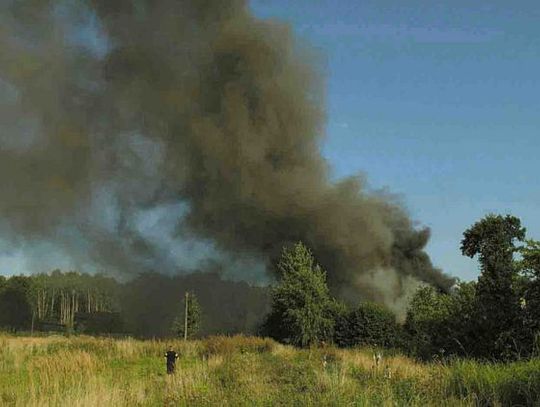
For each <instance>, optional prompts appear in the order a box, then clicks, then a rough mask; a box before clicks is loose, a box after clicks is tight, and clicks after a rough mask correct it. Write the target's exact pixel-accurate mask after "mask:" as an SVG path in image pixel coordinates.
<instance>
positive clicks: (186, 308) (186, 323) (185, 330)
mask: <svg viewBox="0 0 540 407" xmlns="http://www.w3.org/2000/svg"><path fill="white" fill-rule="evenodd" d="M185 302H186V306H185V315H184V341H187V330H188V321H187V320H188V307H189V305H188V303H189V293H188V292H187V291H186V299H185Z"/></svg>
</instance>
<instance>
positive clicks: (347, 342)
mask: <svg viewBox="0 0 540 407" xmlns="http://www.w3.org/2000/svg"><path fill="white" fill-rule="evenodd" d="M399 336H400V328H399V326H398V324H397V323H396V320H395V316H394V314H393V313H392V312H390V311H389V310H387V309H385V308H383V307H382V306H380V305H377V304H374V303H370V302H365V303H362V304H360V305H359V306H358V307H357V308H356V309H354V310H351V311H349V312H347V313H345V314H344V315H341V316H338V320H337V321H336V328H335V336H334V340H335V342H336V344H337V345H338V346H341V347H353V346H360V345H362V346H364V345H367V346H383V347H393V346H396V344H397V343H398V340H399Z"/></svg>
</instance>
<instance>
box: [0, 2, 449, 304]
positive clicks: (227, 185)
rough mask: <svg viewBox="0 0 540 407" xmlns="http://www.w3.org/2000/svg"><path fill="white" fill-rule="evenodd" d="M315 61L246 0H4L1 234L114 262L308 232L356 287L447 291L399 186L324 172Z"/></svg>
mask: <svg viewBox="0 0 540 407" xmlns="http://www.w3.org/2000/svg"><path fill="white" fill-rule="evenodd" d="M318 66H319V63H318V61H317V57H316V55H314V54H313V53H312V52H310V50H309V49H307V47H305V46H302V45H300V44H298V43H297V42H296V41H295V38H294V36H292V35H291V30H290V28H289V27H288V26H287V25H285V24H282V23H279V22H276V21H267V20H261V19H258V18H255V17H254V16H253V15H252V14H251V13H250V11H249V8H248V6H247V4H246V2H245V1H242V0H183V1H182V0H161V1H155V0H91V1H90V0H88V1H84V0H79V1H78V2H76V1H67V0H66V1H60V0H56V1H55V0H18V1H14V0H12V1H9V0H6V1H4V2H2V5H1V6H0V123H1V124H0V147H1V151H0V185H1V186H2V195H1V199H0V216H1V218H2V222H3V223H2V224H3V229H2V231H3V233H4V236H6V238H7V236H9V238H10V239H11V241H12V242H13V243H14V244H17V243H21V242H26V244H28V243H27V242H39V241H48V242H54V243H55V244H56V245H57V246H58V248H59V250H63V251H64V252H66V253H69V254H70V255H71V256H73V257H74V258H76V259H77V261H78V262H80V264H83V265H88V264H90V265H92V266H93V267H94V268H96V269H105V270H109V271H111V272H116V273H133V272H138V271H141V270H145V269H149V268H154V269H156V270H158V271H167V272H170V271H172V270H174V269H175V268H177V267H178V264H179V263H182V261H185V258H186V257H192V258H200V259H201V260H204V259H205V258H211V257H213V258H218V259H219V261H222V262H227V263H230V262H231V261H236V259H244V260H245V261H244V260H241V261H240V263H242V264H244V268H245V267H248V268H249V267H252V265H253V264H254V263H259V264H260V263H267V264H269V263H270V262H271V260H272V259H274V258H275V257H276V256H277V255H278V254H279V252H280V250H281V248H282V247H283V246H284V245H286V244H289V243H291V242H295V241H298V240H301V241H304V242H305V243H306V244H307V245H308V246H310V247H311V248H312V249H313V251H314V254H315V255H316V257H317V259H318V260H319V261H320V262H321V264H322V265H323V266H324V267H325V269H327V271H328V277H329V282H330V284H331V286H332V288H333V289H334V290H335V292H339V293H340V294H341V295H342V296H344V297H347V298H351V299H353V298H358V297H359V296H360V297H362V298H369V299H375V300H379V301H385V302H388V301H389V298H392V297H399V296H401V295H402V294H403V292H404V291H405V290H406V287H408V286H410V281H411V279H412V280H413V281H423V282H427V283H430V284H434V285H436V286H438V287H441V288H445V287H447V286H448V285H449V283H450V279H449V278H448V277H447V276H445V275H444V274H442V273H441V272H440V271H439V270H437V269H434V268H433V266H432V264H431V262H430V260H429V257H428V256H427V255H426V253H425V251H424V247H425V245H426V243H427V241H428V239H429V232H428V231H427V230H416V229H415V227H414V225H413V223H412V222H411V220H410V219H409V217H408V215H407V213H406V212H405V211H404V210H403V209H402V208H401V206H400V205H399V204H398V203H397V202H396V201H395V200H394V199H392V198H391V197H388V196H384V195H382V194H374V193H369V192H366V190H365V186H364V185H363V182H362V181H361V179H360V178H348V179H345V180H341V181H339V182H337V183H332V182H331V181H330V180H329V170H328V166H327V163H326V162H325V160H324V159H323V157H322V156H321V153H320V143H321V139H322V137H323V127H324V120H325V117H324V92H323V88H324V81H323V78H322V75H321V74H320V71H319V69H318ZM152 216H153V217H155V218H156V219H154V223H152V224H149V223H151V222H152V221H151V219H152ZM149 219H150V220H149ZM145 230H146V232H145ZM148 230H151V233H148ZM159 231H160V232H159ZM160 233H161V236H160ZM186 242H188V243H186ZM190 242H191V243H190ZM175 248H181V249H175ZM175 250H176V252H175ZM182 259H184V260H182ZM246 264H247V266H246ZM242 267H243V266H241V265H240V266H238V268H239V269H242ZM234 269H235V268H234V267H233V270H234ZM244 272H245V270H244V271H242V272H240V271H239V272H238V273H239V276H237V277H238V278H243V277H242V276H243V274H241V273H244ZM233 273H234V271H233ZM257 273H258V274H261V273H260V272H257ZM248 274H249V273H248ZM385 279H388V283H387V284H386V283H385ZM385 290H386V291H387V292H385Z"/></svg>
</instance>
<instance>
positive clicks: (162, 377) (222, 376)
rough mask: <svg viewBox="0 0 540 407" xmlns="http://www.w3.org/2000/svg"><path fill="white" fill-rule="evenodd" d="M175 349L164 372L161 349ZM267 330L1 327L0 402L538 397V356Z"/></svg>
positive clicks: (317, 402) (413, 402) (529, 400)
mask: <svg viewBox="0 0 540 407" xmlns="http://www.w3.org/2000/svg"><path fill="white" fill-rule="evenodd" d="M168 345H172V346H173V347H174V348H175V350H177V352H178V353H179V354H180V358H179V360H178V363H177V372H176V374H174V375H167V374H166V373H165V360H164V357H163V354H164V352H165V350H166V348H167V346H168ZM373 354H374V350H373V349H354V350H342V349H336V348H334V347H322V348H311V349H295V348H292V347H289V346H285V345H281V344H278V343H276V342H274V341H272V340H269V339H262V338H254V337H243V336H236V337H210V338H207V339H204V340H196V341H188V342H183V341H177V340H175V341H157V340H147V341H140V340H134V339H112V338H94V337H89V336H71V337H64V336H47V337H22V336H10V335H7V334H6V335H0V405H2V406H4V405H5V406H347V405H350V406H476V405H480V406H507V405H539V404H540V360H537V359H536V360H531V361H523V362H516V363H512V364H504V365H503V364H489V363H478V362H474V361H460V360H455V361H451V362H446V363H440V362H439V363H433V362H432V363H420V362H417V361H414V360H413V359H410V358H407V357H405V356H402V355H400V354H398V353H391V352H388V351H386V352H383V358H382V362H381V364H380V366H379V367H375V366H374V359H373Z"/></svg>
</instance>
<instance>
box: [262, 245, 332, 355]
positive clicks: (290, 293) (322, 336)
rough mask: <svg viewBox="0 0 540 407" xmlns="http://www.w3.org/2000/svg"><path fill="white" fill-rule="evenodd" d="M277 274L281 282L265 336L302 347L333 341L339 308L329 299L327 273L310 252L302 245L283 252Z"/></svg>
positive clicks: (264, 330)
mask: <svg viewBox="0 0 540 407" xmlns="http://www.w3.org/2000/svg"><path fill="white" fill-rule="evenodd" d="M277 271H278V273H279V276H280V282H279V284H278V285H276V286H275V287H273V288H272V294H271V299H272V310H271V312H270V314H269V315H268V317H267V319H266V321H265V324H264V328H263V333H264V334H266V335H268V336H270V337H273V338H274V339H277V340H279V341H282V342H285V343H290V344H293V345H295V346H301V347H306V346H310V345H313V344H317V343H320V342H322V341H328V340H330V339H331V338H332V336H333V330H334V318H333V317H334V315H335V314H336V312H339V308H340V306H339V304H338V303H337V302H336V301H335V300H333V299H332V298H331V297H330V293H329V290H328V286H327V285H326V273H325V272H324V271H323V270H322V269H321V267H320V266H319V265H317V264H315V260H314V258H313V255H312V253H311V251H310V250H309V249H308V248H307V247H306V246H304V245H303V244H302V243H297V244H295V245H294V246H293V247H291V248H284V249H283V252H282V255H281V259H280V260H279V262H278V263H277Z"/></svg>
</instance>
